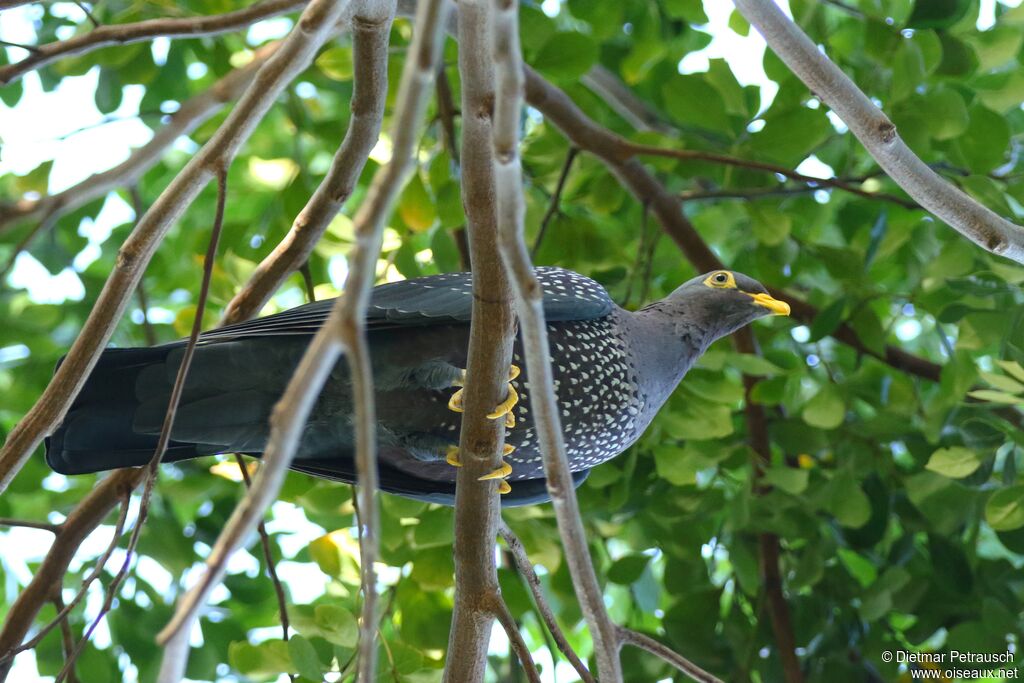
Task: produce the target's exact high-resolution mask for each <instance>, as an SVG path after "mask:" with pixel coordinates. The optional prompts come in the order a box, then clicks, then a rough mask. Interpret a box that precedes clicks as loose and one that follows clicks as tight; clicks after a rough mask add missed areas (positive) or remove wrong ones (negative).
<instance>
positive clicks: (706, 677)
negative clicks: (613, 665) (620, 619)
mask: <svg viewBox="0 0 1024 683" xmlns="http://www.w3.org/2000/svg"><path fill="white" fill-rule="evenodd" d="M617 633H618V634H619V642H620V643H622V644H623V645H633V646H634V647H638V648H640V649H641V650H647V651H648V652H650V653H651V654H652V655H654V656H656V657H660V658H661V659H663V660H665V661H666V662H668V663H669V664H671V665H672V666H674V667H675V668H677V669H679V670H680V671H682V672H683V673H684V674H686V675H687V676H689V677H690V678H692V679H693V680H695V681H699V682H700V683H722V681H721V680H720V679H719V678H717V677H716V676H714V675H712V674H710V673H708V672H707V671H705V670H704V669H702V668H700V667H699V666H697V665H696V664H694V663H693V662H691V661H690V660H689V659H687V658H686V657H684V656H682V655H681V654H679V653H678V652H676V651H674V650H672V649H671V648H670V647H668V646H666V645H664V644H662V643H659V642H658V641H657V640H655V639H654V638H651V637H650V636H647V635H644V634H643V633H639V632H637V631H634V630H632V629H628V628H625V627H623V626H620V627H618V629H617Z"/></svg>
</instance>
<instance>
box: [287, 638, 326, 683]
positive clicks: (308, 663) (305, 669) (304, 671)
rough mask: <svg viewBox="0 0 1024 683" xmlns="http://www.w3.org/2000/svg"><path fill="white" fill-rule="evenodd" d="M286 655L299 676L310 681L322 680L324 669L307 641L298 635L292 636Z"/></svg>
mask: <svg viewBox="0 0 1024 683" xmlns="http://www.w3.org/2000/svg"><path fill="white" fill-rule="evenodd" d="M288 654H289V655H291V660H292V663H293V664H294V665H295V669H296V671H298V673H299V675H300V676H302V677H304V678H308V679H309V680H311V681H319V680H322V679H323V675H324V672H325V671H326V669H325V667H324V666H323V665H322V664H321V663H320V658H319V657H318V656H317V654H316V650H315V649H314V648H313V645H312V644H310V642H309V641H308V640H306V639H305V638H303V637H302V636H300V635H298V634H296V635H293V636H292V637H291V638H289V639H288Z"/></svg>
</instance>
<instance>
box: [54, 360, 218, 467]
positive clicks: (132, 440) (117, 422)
mask: <svg viewBox="0 0 1024 683" xmlns="http://www.w3.org/2000/svg"><path fill="white" fill-rule="evenodd" d="M173 348H174V347H173V346H170V345H168V346H157V347H154V348H146V349H108V350H106V351H104V352H103V355H102V356H100V359H99V361H98V362H97V363H96V367H95V368H94V369H93V372H92V374H91V375H90V376H89V379H88V381H87V382H86V383H85V386H84V387H83V388H82V391H81V392H80V393H79V395H78V397H77V398H76V399H75V401H74V403H73V404H72V405H71V409H70V410H69V411H68V414H67V416H65V418H64V421H63V422H62V423H61V425H60V426H59V427H57V429H56V431H55V432H54V433H53V434H52V435H51V436H50V437H48V438H47V439H46V444H45V445H46V462H47V463H48V464H49V465H50V467H51V468H52V469H53V470H54V471H56V472H59V473H60V474H88V473H91V472H102V471H104V470H110V469H115V468H118V467H135V466H140V465H145V464H146V463H148V462H149V461H150V459H151V458H152V457H153V452H154V451H155V450H156V446H157V435H155V434H142V433H139V432H136V431H135V430H134V429H133V428H132V422H133V420H134V416H135V411H136V409H137V408H138V405H139V402H138V399H137V398H136V394H135V387H136V382H137V380H138V377H139V374H140V373H141V372H142V371H144V370H145V369H146V368H148V367H152V366H153V365H154V364H159V363H162V362H163V360H164V358H166V356H167V354H168V353H169V352H170V351H171V350H173ZM61 362H63V360H62V361H61ZM58 367H60V364H58ZM199 455H201V453H199V452H197V451H196V448H195V446H194V445H193V444H189V443H182V442H178V441H172V442H171V443H170V444H169V445H168V448H167V453H166V455H165V457H164V462H170V461H175V460H183V459H186V458H194V457H197V456H199Z"/></svg>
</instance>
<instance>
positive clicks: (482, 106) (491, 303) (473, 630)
mask: <svg viewBox="0 0 1024 683" xmlns="http://www.w3.org/2000/svg"><path fill="white" fill-rule="evenodd" d="M490 15H491V9H490V7H489V0H471V1H465V0H463V1H461V2H460V3H459V14H458V32H459V39H460V45H459V75H460V80H461V83H462V102H461V107H462V112H463V117H462V150H461V154H460V157H461V160H462V199H463V205H464V206H465V212H466V223H467V232H468V236H469V249H470V262H471V263H472V264H473V271H472V272H473V291H474V293H475V296H474V297H473V314H472V318H471V323H470V333H469V334H470V336H469V355H468V359H467V373H466V376H467V382H466V387H465V388H464V390H463V391H464V394H463V395H464V399H463V405H464V406H465V412H464V413H463V415H462V432H461V434H460V436H459V459H460V461H461V462H462V467H460V468H459V472H458V474H457V479H456V486H455V606H454V611H453V614H452V627H451V632H450V635H449V638H448V652H447V655H446V660H445V672H444V680H445V681H446V683H463V682H465V683H471V682H472V683H476V682H478V681H483V680H484V674H485V671H486V668H487V646H488V644H489V642H490V639H491V627H492V624H493V622H494V617H495V610H494V607H495V604H496V601H500V600H501V598H500V590H499V587H498V574H497V567H496V565H495V558H494V541H495V538H496V536H497V526H498V522H499V520H500V517H501V514H500V507H499V502H498V494H497V489H496V486H495V485H493V484H484V483H481V482H480V481H478V479H479V477H481V476H483V475H485V474H488V473H489V472H493V471H494V470H495V469H496V468H497V467H498V465H499V464H500V463H501V445H502V443H503V442H504V438H505V426H504V421H503V420H489V419H487V413H488V412H489V411H490V409H491V408H492V407H493V406H495V405H497V404H499V403H501V401H503V400H504V399H505V396H506V393H507V386H508V383H507V380H508V374H509V366H510V365H511V363H512V344H513V340H514V338H515V318H514V316H513V311H512V290H511V288H510V286H509V283H508V279H507V277H506V275H505V272H504V270H503V269H502V267H501V257H500V256H499V254H498V226H497V216H496V214H495V203H494V202H495V200H494V193H495V178H494V167H493V160H492V153H491V130H492V107H493V104H494V79H493V67H492V63H491V60H490V54H491V36H490V25H489V24H490V21H489V18H490Z"/></svg>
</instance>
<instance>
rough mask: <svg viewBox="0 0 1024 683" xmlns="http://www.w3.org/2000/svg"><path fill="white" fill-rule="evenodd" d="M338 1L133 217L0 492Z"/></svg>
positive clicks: (312, 11) (288, 42)
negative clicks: (168, 238)
mask: <svg viewBox="0 0 1024 683" xmlns="http://www.w3.org/2000/svg"><path fill="white" fill-rule="evenodd" d="M346 6H347V3H345V2H331V1H330V0H313V2H311V3H310V4H309V6H308V7H307V8H306V11H305V12H303V14H302V17H301V18H300V19H299V21H298V22H297V24H296V25H295V28H294V29H293V30H292V32H291V33H290V34H289V35H288V37H287V38H286V39H285V40H284V41H283V42H282V43H281V46H280V47H279V48H278V49H277V50H276V51H275V52H274V54H273V56H271V57H270V58H269V59H268V60H267V61H266V62H265V63H264V64H263V65H262V66H261V67H260V69H259V70H258V71H257V73H256V75H255V78H253V80H252V82H251V83H250V84H249V87H248V88H247V89H246V91H245V94H244V95H243V96H242V98H241V100H240V101H239V103H238V105H237V106H236V107H235V109H234V110H233V111H232V112H231V114H230V115H229V116H228V117H227V119H226V120H225V122H224V124H223V125H222V126H221V127H220V128H219V129H218V130H217V132H216V133H215V134H214V135H213V137H212V138H210V140H209V141H208V142H207V143H206V144H205V145H204V146H203V148H202V149H201V150H200V151H199V152H198V153H197V154H196V155H195V156H194V157H193V158H192V160H191V161H189V163H188V164H186V165H185V168H184V169H182V171H181V172H180V173H179V174H178V175H177V177H175V179H174V180H173V181H172V182H171V184H170V185H169V186H168V187H167V189H165V190H164V191H163V192H162V193H161V195H160V197H159V198H157V200H156V201H155V202H154V203H153V205H152V206H151V207H150V209H149V211H147V212H146V214H145V215H144V216H143V217H142V218H141V219H140V220H139V221H138V223H137V224H136V226H135V229H134V230H132V233H131V234H130V235H129V236H128V238H127V239H126V240H125V242H124V244H123V245H122V246H121V249H120V251H119V253H118V258H117V263H116V265H115V266H114V270H113V272H112V273H111V274H110V277H109V278H108V279H107V282H106V284H105V285H104V287H103V291H102V292H101V293H100V295H99V297H98V298H97V300H96V304H95V305H94V306H93V309H92V312H91V313H90V314H89V317H88V319H87V320H86V322H85V325H84V326H83V328H82V331H81V333H80V334H79V336H78V338H77V339H76V340H75V343H74V344H73V345H72V347H71V350H70V351H69V352H68V355H67V356H66V357H65V359H64V362H63V363H62V364H61V366H60V368H58V369H57V371H56V372H55V373H54V377H53V379H52V380H51V382H50V385H49V386H48V387H47V388H46V391H44V392H43V395H42V396H41V397H40V398H39V400H38V401H37V402H36V404H35V405H34V406H33V407H32V409H31V410H30V411H29V412H28V414H27V415H26V416H25V417H24V418H23V419H22V421H21V422H19V423H18V425H17V426H16V427H15V428H14V429H12V430H11V432H10V434H9V435H8V439H7V442H6V443H5V444H4V446H3V448H2V449H0V491H2V490H4V489H6V488H7V485H8V484H10V482H11V480H12V479H13V478H14V475H15V474H16V473H17V472H18V470H19V469H20V468H21V467H22V465H24V463H25V461H26V460H27V459H28V457H29V455H30V454H31V453H32V451H34V450H35V448H36V446H38V445H39V443H40V441H42V438H43V436H44V435H45V434H46V433H48V432H50V431H51V430H52V429H53V427H54V426H55V425H56V424H57V423H58V422H59V421H60V419H61V418H62V417H63V416H64V414H65V412H66V411H67V409H68V407H69V406H70V404H71V402H72V401H73V400H74V398H75V396H77V395H78V392H79V391H80V390H81V387H82V384H83V383H84V382H85V378H86V376H87V375H88V373H89V371H90V370H92V368H93V366H94V365H95V363H96V359H97V358H98V357H99V354H100V353H101V351H102V350H103V347H104V346H105V345H106V343H107V340H108V339H109V338H110V335H111V334H112V333H113V330H114V327H115V322H116V321H117V320H118V319H119V318H120V317H121V315H122V314H123V313H124V310H125V308H126V307H127V305H128V302H129V300H130V298H131V295H132V293H133V292H134V290H135V287H136V285H137V284H138V281H139V278H141V277H142V273H143V270H144V269H145V267H146V264H148V263H149V260H150V259H151V258H152V256H153V253H154V252H155V251H156V248H157V246H158V245H159V243H160V241H161V240H162V239H163V237H164V235H165V234H166V233H167V231H168V230H169V229H170V227H171V226H172V225H173V224H174V223H175V221H176V220H177V219H178V217H179V216H180V215H181V214H182V212H184V210H185V209H186V208H187V207H188V205H189V204H190V203H191V202H192V200H194V199H195V197H196V196H197V195H198V194H199V192H200V191H201V190H202V188H203V187H204V186H205V185H206V184H207V182H209V180H210V179H211V178H212V177H213V175H214V173H215V172H216V170H217V169H219V168H221V167H223V166H226V165H227V164H228V163H229V162H230V160H231V159H232V158H233V157H234V155H235V154H236V153H237V151H238V148H239V147H240V146H241V144H242V142H244V141H245V140H246V139H247V138H248V137H249V135H250V134H251V133H252V131H253V129H254V128H255V127H256V124H257V123H258V122H259V121H260V119H261V118H262V117H263V115H264V114H266V112H267V110H268V109H270V107H271V105H272V104H273V103H274V100H275V99H276V98H277V95H279V94H280V93H281V91H282V90H284V87H285V86H286V85H287V84H288V83H289V82H291V80H292V79H293V78H294V77H295V76H297V75H298V74H299V73H301V72H302V70H303V69H305V68H306V66H307V65H308V64H309V63H310V61H312V58H313V55H314V54H316V51H317V49H318V48H319V46H320V45H322V44H323V43H324V42H325V41H326V40H327V39H328V38H330V36H331V35H332V34H333V31H334V27H335V24H336V23H337V22H338V20H339V19H340V18H341V16H342V12H343V11H344V9H345V8H346Z"/></svg>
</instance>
